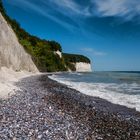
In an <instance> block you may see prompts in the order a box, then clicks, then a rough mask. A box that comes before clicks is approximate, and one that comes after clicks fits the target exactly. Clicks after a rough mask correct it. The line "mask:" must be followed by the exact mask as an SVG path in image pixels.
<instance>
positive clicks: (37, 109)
mask: <svg viewBox="0 0 140 140" xmlns="http://www.w3.org/2000/svg"><path fill="white" fill-rule="evenodd" d="M48 75H49V74H47V75H46V74H42V75H37V76H31V77H26V78H23V79H22V80H20V81H19V82H17V83H16V86H18V87H19V88H20V91H16V92H17V94H15V95H12V96H11V98H10V99H8V100H7V101H6V100H5V101H4V102H0V107H1V111H0V116H1V117H0V122H1V124H2V128H1V129H0V134H1V136H0V138H1V139H2V138H7V139H10V138H13V137H16V138H19V137H20V138H21V137H22V138H25V139H28V138H32V139H33V138H34V139H43V138H44V139H52V140H55V139H56V140H58V139H64V140H65V139H68V138H69V139H81V140H84V139H87V140H94V139H95V140H96V139H105V140H111V139H112V140H113V139H127V140H129V139H135V140H139V139H140V133H139V132H140V112H137V111H136V110H133V109H129V108H127V107H124V106H120V105H115V104H112V103H110V102H108V101H106V100H103V99H100V98H95V97H90V96H87V95H84V94H82V93H80V92H78V91H76V90H74V89H71V88H68V87H67V86H66V85H63V84H60V83H58V82H56V81H53V80H51V79H49V78H48ZM6 110H9V111H8V112H9V113H8V114H7V113H6ZM9 120H10V121H9ZM15 122H16V123H15ZM7 129H8V131H6V130H7ZM25 132H26V133H25ZM9 133H12V134H11V136H9V135H10V134H9Z"/></svg>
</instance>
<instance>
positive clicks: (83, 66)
mask: <svg viewBox="0 0 140 140" xmlns="http://www.w3.org/2000/svg"><path fill="white" fill-rule="evenodd" d="M75 68H76V71H77V72H91V71H92V68H91V64H90V63H85V62H77V63H75Z"/></svg>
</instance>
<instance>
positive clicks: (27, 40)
mask: <svg viewBox="0 0 140 140" xmlns="http://www.w3.org/2000/svg"><path fill="white" fill-rule="evenodd" d="M0 12H1V13H2V15H3V17H4V18H5V19H6V21H7V22H8V24H9V25H10V26H11V27H12V29H13V30H14V32H15V33H16V35H17V38H18V40H19V42H20V43H21V45H22V46H23V47H24V49H25V50H26V52H28V53H29V54H30V55H31V56H32V59H33V61H34V63H35V64H36V66H37V67H38V69H39V71H41V72H45V71H48V72H54V71H67V70H68V69H70V70H72V71H75V70H76V68H75V66H74V65H73V64H72V63H73V62H74V63H75V62H80V61H81V62H89V59H88V58H86V57H84V56H82V55H71V54H63V57H62V58H61V57H60V56H59V55H58V54H57V53H55V52H56V51H60V52H62V48H61V45H60V44H59V43H57V42H55V41H48V40H45V39H40V38H38V37H36V36H33V35H30V34H29V33H28V32H26V31H25V30H24V29H22V28H21V27H20V24H19V23H17V22H16V20H13V19H11V18H10V17H9V16H8V15H7V14H6V12H5V9H4V8H3V4H2V0H0Z"/></svg>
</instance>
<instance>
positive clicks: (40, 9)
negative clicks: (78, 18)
mask: <svg viewBox="0 0 140 140" xmlns="http://www.w3.org/2000/svg"><path fill="white" fill-rule="evenodd" d="M13 1H14V2H13ZM13 1H8V2H9V3H10V4H12V5H15V6H17V7H20V8H22V9H24V10H26V11H29V10H30V11H32V12H36V13H37V14H40V15H42V16H44V17H47V18H49V19H51V20H52V21H54V22H56V23H58V24H59V25H61V26H63V27H64V28H66V29H68V30H70V31H73V30H75V28H76V27H75V26H74V25H72V24H71V23H69V22H67V21H65V20H61V18H60V17H58V16H56V14H55V12H56V11H55V12H52V11H53V9H52V3H49V2H48V3H46V4H47V5H43V3H44V1H42V0H41V4H42V5H43V6H42V5H37V4H36V3H35V2H32V1H29V0H24V1H19V0H13ZM46 7H47V8H46ZM53 8H54V5H53ZM54 9H55V10H56V8H54Z"/></svg>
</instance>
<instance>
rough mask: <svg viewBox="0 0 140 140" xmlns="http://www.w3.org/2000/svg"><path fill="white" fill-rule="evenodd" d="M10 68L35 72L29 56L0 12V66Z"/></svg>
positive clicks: (35, 69)
mask: <svg viewBox="0 0 140 140" xmlns="http://www.w3.org/2000/svg"><path fill="white" fill-rule="evenodd" d="M1 67H7V68H12V69H13V70H15V71H21V70H26V71H30V72H37V71H38V70H37V68H36V66H35V64H34V63H33V61H32V59H31V56H30V55H29V54H27V53H26V52H25V50H24V49H23V47H22V46H21V45H20V44H19V42H18V39H17V37H16V35H15V33H14V31H13V30H12V28H11V27H10V26H9V25H8V24H7V22H6V21H5V19H4V18H3V16H2V15H1V13H0V68H1Z"/></svg>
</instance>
